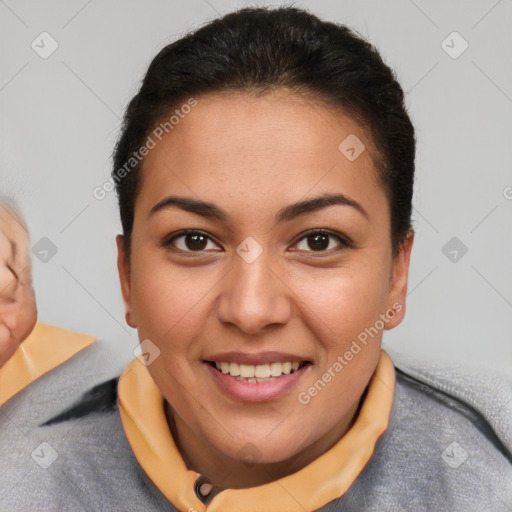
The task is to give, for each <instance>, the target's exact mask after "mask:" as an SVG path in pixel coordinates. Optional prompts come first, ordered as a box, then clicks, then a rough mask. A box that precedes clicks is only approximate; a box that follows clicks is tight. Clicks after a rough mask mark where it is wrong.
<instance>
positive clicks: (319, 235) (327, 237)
mask: <svg viewBox="0 0 512 512" xmlns="http://www.w3.org/2000/svg"><path fill="white" fill-rule="evenodd" d="M332 240H336V241H337V242H338V244H336V243H334V244H331V241H332ZM301 243H302V248H301V247H299V249H298V250H301V251H306V252H329V253H331V252H336V251H339V250H342V249H344V248H346V247H350V244H349V243H348V242H347V241H346V240H344V239H343V238H342V237H341V236H340V235H337V234H336V233H331V232H330V231H324V230H316V231H310V232H309V233H306V235H305V236H303V237H302V238H301V239H300V240H299V242H298V244H299V245H300V244H301ZM336 247H337V248H336Z"/></svg>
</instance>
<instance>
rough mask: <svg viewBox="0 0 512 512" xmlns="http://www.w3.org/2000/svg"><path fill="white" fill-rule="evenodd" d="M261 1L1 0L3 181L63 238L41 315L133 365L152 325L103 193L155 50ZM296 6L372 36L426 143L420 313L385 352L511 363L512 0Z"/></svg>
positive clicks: (415, 271) (416, 282)
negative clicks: (122, 270)
mask: <svg viewBox="0 0 512 512" xmlns="http://www.w3.org/2000/svg"><path fill="white" fill-rule="evenodd" d="M246 5H253V4H249V3H244V2H233V1H227V0H187V2H185V1H184V0H180V1H176V0H170V1H162V0H160V1H156V0H153V1H147V2H142V1H139V2H136V1H126V0H123V1H121V0H119V1H100V0H90V1H85V0H80V1H69V0H66V1H51V2H44V1H40V0H38V1H22V0H20V1H14V0H5V1H0V34H1V35H0V52H1V63H2V65H1V66H0V141H1V150H0V176H1V190H0V191H1V192H4V193H9V194H12V195H14V196H15V198H17V200H18V201H19V203H20V204H21V206H22V209H23V211H24V213H25V216H26V218H27V221H28V223H29V226H30V229H31V239H32V245H36V244H37V243H44V242H39V241H40V240H41V239H42V238H43V237H47V238H48V239H49V240H51V242H52V243H53V244H54V245H55V246H56V248H57V253H56V254H55V255H54V256H53V257H51V258H50V257H49V256H50V255H51V253H50V255H49V256H48V261H46V262H44V261H40V260H39V259H38V258H36V257H34V258H33V265H34V283H35V289H36V295H37V299H38V305H39V319H40V320H41V321H44V322H47V323H52V324H56V325H61V326H64V327H67V328H70V329H74V330H77V331H82V332H87V333H92V334H95V335H96V336H98V337H99V338H101V339H105V340H108V342H109V344H110V345H109V346H110V347H111V350H112V352H113V355H115V358H114V359H115V360H116V362H117V363H119V364H121V365H122V364H124V363H125V362H127V361H128V360H129V359H131V358H132V357H133V354H132V350H133V349H134V348H135V346H136V345H137V333H136V331H135V330H133V329H131V328H130V327H128V326H127V325H126V324H125V321H124V308H123V305H122V301H121V295H120V289H119V284H118V277H117V269H116V250H115V242H114V237H115V235H116V234H117V233H119V232H120V222H119V220H118V213H117V209H116V200H115V195H114V193H110V194H109V195H108V197H107V198H105V199H104V200H102V201H99V200H96V199H95V198H94V197H93V195H92V191H93V189H94V188H95V187H96V186H100V185H101V184H102V183H104V181H105V180H106V179H107V178H108V176H109V172H110V162H111V161H110V155H111V152H112V148H113V145H114V142H115V140H116V137H117V134H118V132H119V126H120V118H121V116H122V113H123V110H124V108H125V106H126V104H127V102H128V101H129V99H130V98H131V97H132V95H133V94H134V93H135V92H136V91H137V88H138V85H139V82H140V79H141V78H142V76H143V73H144V72H145V70H146V68H147V66H148V64H149V62H150V60H151V59H152V57H154V55H155V54H156V53H157V51H158V50H159V49H160V48H161V47H162V46H164V45H165V44H168V43H169V42H171V41H172V40H174V39H176V38H178V37H180V36H181V35H183V34H184V33H185V32H186V31H188V30H190V29H193V28H195V27H197V26H198V25H200V24H203V23H204V22H207V21H208V20H211V19H212V18H214V17H216V16H218V14H224V13H226V12H229V11H231V10H234V9H236V8H238V7H242V6H246ZM258 5H277V3H270V2H259V3H258ZM294 5H295V6H297V7H304V8H306V9H309V10H311V11H312V12H314V13H315V14H318V15H320V16H321V17H323V18H325V19H327V20H331V21H336V22H341V23H344V24H347V25H349V26H351V27H352V28H354V29H356V30H357V31H359V32H360V33H361V34H362V35H363V36H365V37H367V38H368V39H369V40H370V41H371V42H372V43H374V44H375V45H376V46H377V48H379V50H380V51H381V53H382V55H383V57H384V59H385V60H386V62H387V63H388V64H389V65H391V66H392V67H393V68H394V69H395V70H396V73H397V76H398V79H399V81H400V83H401V84H402V86H403V88H404V91H407V104H408V108H409V112H410V114H411V117H412V120H413V123H414V125H415V127H416V131H417V137H418V154H417V178H416V190H415V199H414V205H415V210H414V227H415V229H416V240H415V244H414V249H413V253H412V263H411V270H410V287H409V297H408V302H407V314H406V318H405V320H404V322H403V323H402V324H401V325H400V326H399V327H397V328H396V329H394V330H392V331H386V333H385V335H384V341H385V346H387V347H390V348H393V349H395V350H400V351H403V352H407V353H410V354H413V355H417V356H421V355H428V356H430V357H434V358H438V359H439V358H440V359H448V360H449V361H453V362H457V363H460V362H464V363H465V364H481V365H484V366H489V367H491V368H495V369H497V370H500V371H506V372H508V373H510V372H511V371H512V340H511V334H510V333H511V330H512V258H511V255H512V239H511V236H510V235H511V233H512V172H511V161H512V159H511V154H512V144H511V142H512V138H511V135H512V115H511V114H512V66H511V62H512V30H511V26H512V23H511V22H512V2H511V0H499V1H495V0H493V1H468V0H464V1H450V2H446V1H429V2H427V1H420V0H415V1H412V0H401V1H393V2H391V1H386V2H379V1H376V0H374V1H355V0H354V1H337V2H333V1H327V0H323V1H321V0H315V1H314V2H313V1H305V2H296V3H295V4H294ZM454 31H456V32H458V33H459V34H460V37H459V36H457V35H455V36H453V35H451V34H452V33H453V32H454ZM42 32H48V33H49V34H50V35H51V37H52V38H53V39H54V40H55V41H57V43H58V48H57V50H56V51H55V52H54V53H53V54H52V55H50V56H49V57H48V58H46V59H43V58H42V57H41V56H40V54H39V53H36V51H35V50H34V49H33V48H32V47H31V44H32V42H33V41H35V43H34V45H35V44H38V45H39V46H40V47H41V46H43V44H44V48H45V50H46V51H47V50H48V49H50V48H51V46H50V45H51V41H50V39H48V36H40V34H41V33H42ZM41 38H45V39H44V42H43V43H41ZM461 38H463V39H461ZM443 41H445V42H444V43H443ZM464 41H466V42H467V44H468V45H469V46H468V48H467V50H466V51H464V52H463V53H462V54H461V55H458V53H460V51H461V50H462V49H463V47H464V44H465V43H464ZM40 51H43V50H42V49H41V50H40ZM449 53H451V55H450V54H449ZM454 57H457V58H454ZM453 237H457V239H458V241H457V240H456V241H455V242H453V241H452V242H451V244H453V243H455V245H454V246H452V245H448V246H447V248H445V249H444V252H443V247H445V245H446V244H447V243H448V242H449V241H450V240H451V239H452V238H453ZM461 244H464V246H465V247H467V249H468V252H467V253H466V254H465V255H463V256H462V252H461V247H462V246H461ZM36 247H40V246H36ZM453 249H455V250H457V251H458V253H457V260H456V261H451V259H450V258H452V259H453V257H454V253H453V252H452V254H451V255H450V254H449V253H450V251H453ZM36 252H37V251H36ZM445 253H446V254H447V255H445ZM43 260H44V257H43Z"/></svg>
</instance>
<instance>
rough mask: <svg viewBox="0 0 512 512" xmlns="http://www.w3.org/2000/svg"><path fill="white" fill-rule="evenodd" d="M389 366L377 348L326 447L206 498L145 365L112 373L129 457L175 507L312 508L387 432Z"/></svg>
mask: <svg viewBox="0 0 512 512" xmlns="http://www.w3.org/2000/svg"><path fill="white" fill-rule="evenodd" d="M394 386H395V371H394V366H393V363H392V361H391V359H390V358H389V356H388V355H387V354H386V353H385V352H384V351H383V350H381V354H380V358H379V362H378V364H377V368H376V370H375V372H374V374H373V377H372V378H371V380H370V384H369V386H368V392H367V395H366V398H365V400H364V403H363V404H362V406H361V410H360V413H359V415H358V417H357V419H356V421H355V423H354V424H353V426H352V427H351V428H350V429H349V431H348V432H347V433H346V434H345V435H344V436H343V437H342V438H341V439H340V440H339V441H338V442H337V443H336V444H335V445H334V446H333V447H332V448H331V449H330V450H328V451H327V452H326V453H324V454H323V455H321V456H320V457H318V458H317V459H316V460H314V461H313V462H312V463H310V464H308V465H307V466H305V467H304V468H302V469H301V470H299V471H298V472H296V473H293V474H291V475H289V476H286V477H284V478H280V479H278V480H275V481H273V482H270V483H268V484H264V485H260V486H258V487H251V488H248V489H225V490H223V491H222V492H220V493H219V494H217V495H216V496H215V497H214V498H213V499H212V501H211V502H210V504H209V505H207V506H206V505H204V504H203V503H202V502H201V501H200V500H199V498H198V497H197V496H196V494H195V491H194V484H195V482H196V479H197V478H198V477H199V476H200V475H199V474H198V473H197V472H195V471H191V470H189V469H187V467H186V465H185V462H184V461H183V459H182V457H181V455H180V453H179V451H178V449H177V447H176V444H175V443H174V440H173V437H172V434H171V431H170V429H169V426H168V423H167V419H166V416H165V410H164V398H163V396H162V394H161V393H160V390H159V389H158V387H157V386H156V384H155V382H154V381H153V379H152V377H151V375H150V373H149V371H148V370H147V368H146V367H145V366H144V365H143V364H142V363H141V362H140V361H139V360H137V359H135V360H133V361H132V362H131V363H130V364H129V365H128V367H127V368H126V370H125V371H124V372H123V374H122V376H121V378H120V380H119V388H118V393H119V404H120V414H121V420H122V422H123V427H124V430H125V433H126V437H127V438H128V442H129V443H130V445H131V447H132V450H133V453H134V454H135V457H136V458H137V460H138V461H139V463H140V465H141V466H142V468H143V469H144V471H145V472H146V474H147V475H148V476H149V478H150V479H151V480H152V481H153V483H154V484H155V485H156V486H157V487H158V489H160V491H161V492H162V493H163V495H164V496H165V497H166V498H167V499H168V500H169V501H170V502H171V503H172V504H173V505H174V506H175V507H176V508H177V509H178V510H179V511H181V512H186V511H189V510H196V511H206V510H207V511H208V512H220V511H222V512H235V511H236V512H251V511H253V510H254V504H255V503H258V504H259V508H260V509H264V510H265V512H298V511H300V512H303V511H307V512H309V511H313V510H317V509H319V508H321V507H323V506H325V505H326V504H327V503H329V502H330V501H332V500H334V499H337V498H339V497H340V496H342V495H343V494H344V493H345V492H346V491H347V490H348V488H349V487H350V486H351V485H352V483H353V482H354V480H355V479H356V478H357V476H358V475H359V474H360V472H361V471H362V470H363V468H364V467H365V466H366V464H367V463H368V461H369V460H370V458H371V456H372V454H373V451H374V448H375V444H376V442H377V440H378V439H379V437H380V436H381V435H382V434H383V433H384V432H385V431H386V429H387V428H388V423H389V416H390V413H391V406H392V403H393V395H394Z"/></svg>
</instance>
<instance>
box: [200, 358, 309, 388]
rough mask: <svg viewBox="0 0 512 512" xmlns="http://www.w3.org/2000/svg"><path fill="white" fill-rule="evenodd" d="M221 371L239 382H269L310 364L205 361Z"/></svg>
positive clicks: (304, 362)
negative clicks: (253, 363)
mask: <svg viewBox="0 0 512 512" xmlns="http://www.w3.org/2000/svg"><path fill="white" fill-rule="evenodd" d="M205 362H206V363H208V364H209V365H210V366H212V367H213V368H215V369H216V370H218V371H219V372H221V373H224V374H226V375H230V376H231V377H233V378H234V379H236V380H238V381H241V382H253V383H254V382H271V381H273V380H277V379H279V378H280V377H283V376H284V375H290V374H291V373H295V372H296V371H298V370H299V369H301V368H302V367H303V366H306V365H309V364H311V363H310V362H309V361H302V362H296V361H295V362H284V363H277V362H276V363H267V364H257V365H251V364H241V363H240V364H239V363H228V362H219V361H205Z"/></svg>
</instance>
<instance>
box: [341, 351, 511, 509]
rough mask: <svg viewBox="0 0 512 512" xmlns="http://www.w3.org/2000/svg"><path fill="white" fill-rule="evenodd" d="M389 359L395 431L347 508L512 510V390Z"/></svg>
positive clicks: (470, 375) (465, 374) (474, 375)
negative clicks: (393, 375)
mask: <svg viewBox="0 0 512 512" xmlns="http://www.w3.org/2000/svg"><path fill="white" fill-rule="evenodd" d="M390 355H391V358H392V360H393V361H394V363H395V369H396V385H395V396H394V402H393V408H392V412H391V417H390V422H389V427H388V429H387V431H386V433H385V434H384V435H383V436H382V438H381V439H380V440H379V442H378V443H377V447H376V450H375V453H374V456H373V457H372V459H371V461H370V463H369V464H368V465H367V467H366V468H365V470H363V472H362V473H361V475H360V477H359V478H358V479H357V480H356V482H355V483H354V485H353V487H352V488H351V489H350V491H349V493H347V496H346V497H345V499H344V501H345V503H354V504H355V503H357V504H358V506H359V505H361V504H363V503H367V504H370V503H371V504H372V505H368V506H366V508H365V507H364V506H363V508H362V510H379V511H385V510H398V509H399V510H414V511H422V510H435V511H444V510H446V511H459V510H460V511H467V510H479V511H487V510H488V511H500V510H509V508H507V507H511V506H512V443H511V434H512V414H511V410H512V409H511V406H512V386H511V383H510V382H509V381H508V380H507V379H506V378H505V377H500V376H498V375H489V374H488V373H487V372H485V371H484V372H482V371H476V370H470V369H464V368H462V367H457V368H455V367H453V366H448V365H440V364H437V363H429V362H425V361H421V364H420V363H419V362H415V361H413V360H410V359H408V360H406V359H405V358H403V357H400V355H398V356H397V355H396V354H395V355H393V354H390ZM347 510H352V509H351V508H348V509H347Z"/></svg>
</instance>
